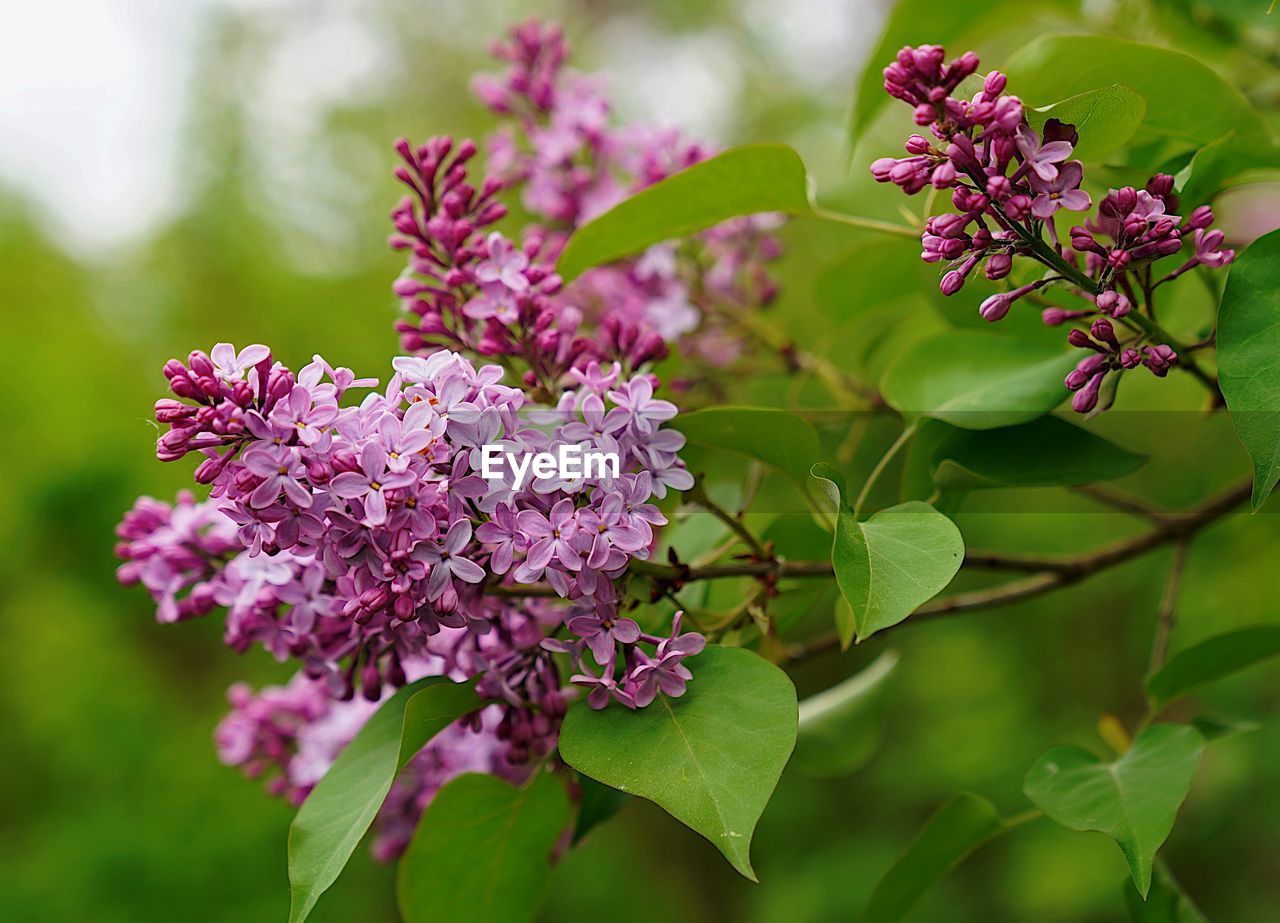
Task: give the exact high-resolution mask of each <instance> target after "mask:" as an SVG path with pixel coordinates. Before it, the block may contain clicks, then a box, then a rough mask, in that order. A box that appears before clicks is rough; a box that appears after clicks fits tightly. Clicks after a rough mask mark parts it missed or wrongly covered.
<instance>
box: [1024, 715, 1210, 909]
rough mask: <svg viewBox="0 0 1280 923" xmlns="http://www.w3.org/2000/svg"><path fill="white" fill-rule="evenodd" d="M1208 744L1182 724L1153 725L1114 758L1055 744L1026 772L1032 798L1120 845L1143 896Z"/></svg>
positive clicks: (1074, 825) (1065, 821) (1062, 820)
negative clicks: (1102, 759) (1158, 852)
mask: <svg viewBox="0 0 1280 923" xmlns="http://www.w3.org/2000/svg"><path fill="white" fill-rule="evenodd" d="M1203 749H1204V738H1203V737H1202V736H1201V735H1200V732H1199V731H1197V730H1196V729H1195V728H1193V727H1191V726H1189V725H1185V724H1153V725H1151V726H1150V727H1148V728H1147V729H1146V730H1144V731H1143V732H1142V733H1141V734H1139V735H1138V736H1137V738H1136V739H1135V740H1134V741H1133V746H1132V747H1130V748H1129V749H1128V750H1127V751H1125V753H1124V754H1123V755H1122V756H1121V757H1120V758H1119V759H1117V760H1115V761H1114V762H1110V763H1104V762H1102V761H1101V760H1100V759H1098V758H1097V757H1096V756H1094V755H1093V754H1092V753H1089V752H1088V751H1087V750H1083V749H1081V748H1080V747H1071V746H1068V747H1054V748H1053V749H1051V750H1049V751H1047V752H1046V753H1045V754H1044V755H1043V756H1041V757H1040V759H1038V760H1037V761H1036V763H1035V765H1034V766H1032V767H1031V769H1030V770H1028V772H1027V778H1026V781H1025V782H1024V783H1023V791H1024V792H1026V795H1027V797H1028V798H1030V799H1031V801H1032V802H1033V803H1034V804H1035V806H1036V807H1038V808H1039V809H1040V810H1041V811H1043V812H1044V813H1045V814H1046V815H1048V816H1049V817H1050V818H1051V819H1053V820H1055V821H1057V822H1058V823H1059V824H1061V825H1062V826H1064V827H1066V828H1068V829H1070V830H1096V831H1098V832H1100V833H1105V834H1107V835H1108V836H1109V837H1111V838H1112V839H1113V840H1115V841H1116V843H1117V844H1118V845H1119V846H1120V850H1121V852H1123V853H1124V858H1125V861H1126V862H1128V863H1129V870H1130V871H1131V872H1132V874H1133V881H1134V883H1135V884H1136V885H1137V886H1138V890H1139V891H1140V892H1141V893H1142V895H1143V896H1144V897H1145V896H1146V894H1147V891H1148V890H1150V888H1151V863H1152V860H1153V859H1154V858H1155V854H1156V850H1158V849H1159V848H1160V845H1161V844H1162V843H1164V841H1165V839H1166V838H1167V837H1168V836H1169V831H1170V830H1172V829H1173V822H1174V819H1175V818H1176V817H1177V815H1178V808H1179V806H1181V804H1182V801H1183V799H1184V798H1186V797H1187V789H1189V788H1190V787H1191V777H1192V776H1194V775H1195V771H1196V766H1197V765H1198V764H1199V762H1200V752H1201V751H1202V750H1203Z"/></svg>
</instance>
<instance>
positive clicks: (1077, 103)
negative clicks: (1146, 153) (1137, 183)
mask: <svg viewBox="0 0 1280 923" xmlns="http://www.w3.org/2000/svg"><path fill="white" fill-rule="evenodd" d="M1146 113H1147V101H1146V100H1145V99H1143V98H1142V94H1141V93H1138V92H1136V91H1135V90H1134V89H1132V88H1131V87H1127V86H1124V85H1123V84H1119V83H1117V84H1112V85H1111V86H1108V87H1100V88H1098V89H1096V90H1086V91H1085V92H1083V93H1079V94H1077V95H1075V96H1072V97H1069V98H1067V99H1062V100H1059V101H1058V102H1056V103H1050V104H1048V105H1047V106H1037V107H1036V108H1034V109H1028V110H1027V122H1029V123H1030V124H1031V126H1032V127H1033V128H1035V129H1036V130H1037V131H1042V130H1043V129H1044V123H1045V122H1047V121H1049V119H1057V120H1058V121H1059V122H1063V123H1065V124H1068V125H1074V126H1075V127H1076V130H1077V131H1078V132H1079V134H1080V140H1079V143H1078V144H1076V148H1075V151H1073V152H1072V156H1073V157H1075V158H1078V159H1080V160H1089V161H1093V160H1098V159H1100V158H1102V157H1103V156H1105V155H1106V154H1110V153H1111V152H1112V151H1114V150H1115V149H1116V148H1118V147H1120V146H1122V145H1123V144H1124V143H1125V142H1126V141H1128V140H1129V139H1130V138H1132V137H1133V136H1134V134H1135V133H1136V132H1137V131H1138V128H1139V127H1141V125H1142V118H1143V116H1145V115H1146Z"/></svg>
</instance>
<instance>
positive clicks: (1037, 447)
mask: <svg viewBox="0 0 1280 923" xmlns="http://www.w3.org/2000/svg"><path fill="white" fill-rule="evenodd" d="M936 428H940V429H941V432H931V433H929V437H930V438H928V439H926V440H922V442H921V445H922V446H927V448H924V449H923V451H921V452H918V453H917V452H915V451H913V452H912V455H911V461H910V464H911V465H912V466H915V465H922V466H924V471H923V472H921V473H922V474H925V476H927V477H928V478H929V479H930V480H931V481H932V483H933V484H934V485H935V486H937V487H938V488H941V489H943V490H981V489H984V488H995V487H1070V486H1076V485H1080V484H1093V483H1095V482H1097V481H1106V480H1111V479H1112V478H1119V477H1124V476H1125V475H1128V474H1132V473H1133V472H1134V471H1137V470H1138V469H1139V468H1141V467H1142V465H1143V464H1144V463H1145V462H1146V460H1147V459H1146V456H1145V455H1138V454H1136V453H1134V452H1129V451H1127V450H1125V449H1122V448H1120V447H1119V446H1118V445H1116V444H1115V443H1113V442H1110V441H1108V440H1106V439H1103V438H1102V437H1101V436H1095V435H1094V434H1093V433H1091V432H1089V431H1088V430H1087V429H1084V428H1083V427H1079V426H1076V425H1075V424H1073V423H1069V422H1068V421H1066V420H1063V419H1061V418H1060V417H1041V418H1040V419H1039V420H1032V421H1031V422H1030V423H1024V424H1022V425H1021V426H1007V427H1001V428H1000V429H991V430H983V431H976V430H965V429H959V428H957V427H953V426H949V425H948V424H946V423H942V422H940V421H937V420H931V421H930V422H929V425H928V427H927V429H928V430H931V431H932V430H934V429H936ZM922 435H924V434H922ZM913 449H914V447H913Z"/></svg>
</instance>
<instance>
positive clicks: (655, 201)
mask: <svg viewBox="0 0 1280 923" xmlns="http://www.w3.org/2000/svg"><path fill="white" fill-rule="evenodd" d="M808 182H809V181H808V174H807V173H806V171H805V167H804V163H803V162H802V161H801V160H800V156H799V155H798V154H796V152H795V151H793V150H792V149H791V148H789V147H787V146H786V145H783V144H747V145H743V146H742V147H734V148H730V149H729V150H727V151H724V152H723V153H720V154H717V155H716V156H715V157H711V158H709V159H707V160H704V161H702V162H701V163H697V164H694V165H693V166H691V167H689V168H688V169H685V170H681V171H680V172H679V173H675V174H673V175H671V176H669V177H667V178H666V179H664V180H662V181H661V182H658V183H655V184H654V185H652V186H649V187H648V188H647V189H643V190H641V191H640V192H638V193H636V194H635V195H633V196H631V197H630V198H628V199H625V200H623V201H622V202H619V203H618V204H617V205H615V206H614V207H613V208H611V209H610V210H609V211H607V212H605V213H604V214H603V215H601V216H599V217H598V218H596V219H594V220H592V221H590V222H588V223H587V224H585V225H583V226H582V227H580V228H578V229H577V230H576V231H574V233H573V236H572V237H570V238H569V243H568V245H567V246H566V247H565V248H564V252H563V253H562V254H560V259H559V262H558V263H557V269H558V270H559V271H560V274H561V275H562V276H564V278H565V279H567V280H571V279H574V278H576V277H577V276H579V275H581V274H582V273H583V272H584V271H586V270H588V269H590V268H591V267H592V266H599V265H600V264H601V263H608V262H611V261H613V260H617V259H621V258H622V257H625V256H631V255H632V254H635V253H639V252H640V251H641V250H643V249H645V248H646V247H648V246H650V245H651V244H656V243H660V242H662V241H664V240H671V239H674V238H678V237H687V236H688V235H690V234H695V233H697V232H698V231H702V230H705V229H707V228H709V227H712V226H713V225H716V224H719V223H720V222H721V221H725V220H726V219H729V218H734V217H737V216H738V215H751V214H757V213H759V212H786V213H789V214H805V213H808V212H809V211H810V206H809V188H808Z"/></svg>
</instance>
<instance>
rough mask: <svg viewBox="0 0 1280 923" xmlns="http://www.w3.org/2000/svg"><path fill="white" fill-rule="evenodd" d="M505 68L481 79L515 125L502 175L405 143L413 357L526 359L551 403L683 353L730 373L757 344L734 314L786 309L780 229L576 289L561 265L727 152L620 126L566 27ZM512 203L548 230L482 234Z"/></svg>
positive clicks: (732, 226)
mask: <svg viewBox="0 0 1280 923" xmlns="http://www.w3.org/2000/svg"><path fill="white" fill-rule="evenodd" d="M495 55H496V56H497V57H498V58H499V59H501V60H503V61H505V62H506V63H507V71H506V72H505V73H504V74H502V75H500V76H495V75H483V76H481V77H479V78H477V80H476V81H475V87H476V92H477V94H478V95H479V96H480V98H481V99H482V100H483V101H484V102H485V103H486V104H487V105H489V107H490V108H491V109H493V110H494V112H495V113H497V114H499V115H501V116H503V117H505V118H508V119H509V124H508V125H507V127H505V128H504V129H503V130H502V131H499V132H498V133H497V134H496V135H495V136H494V139H493V141H492V143H491V146H490V167H491V170H492V171H493V175H492V176H489V177H486V178H485V179H484V180H483V181H482V182H481V183H480V184H479V186H478V187H477V186H474V185H472V184H471V183H469V181H468V172H467V171H468V167H467V164H468V162H469V161H470V160H471V158H472V157H473V156H474V155H475V145H474V144H472V143H471V142H469V141H467V142H462V143H461V144H458V145H454V144H453V143H452V142H451V141H450V140H449V139H446V138H435V139H432V140H431V141H429V142H427V143H426V144H424V145H421V146H419V147H416V148H415V147H413V146H412V145H410V144H409V143H408V142H404V141H402V142H400V145H399V151H400V155H401V158H402V160H403V161H404V163H403V165H402V166H401V167H400V168H399V169H398V170H397V174H396V175H397V176H398V177H399V179H400V180H401V182H403V183H404V184H405V185H406V186H407V187H408V188H409V192H410V194H409V196H408V197H406V198H405V199H404V200H403V201H402V202H401V204H400V205H399V207H398V208H397V209H396V211H395V212H394V213H393V216H392V218H393V222H394V224H395V228H396V234H395V235H393V237H392V239H391V245H392V246H393V247H394V248H397V249H401V250H405V251H408V257H409V259H408V266H407V268H406V271H405V273H404V274H403V275H402V276H401V278H400V279H399V280H398V281H397V282H396V285H395V291H396V293H397V295H399V296H400V298H401V300H402V302H403V305H404V308H405V310H406V312H407V313H408V314H409V316H410V319H408V320H405V321H402V322H401V323H400V324H399V325H398V330H399V332H400V334H401V340H402V345H403V347H404V348H405V349H406V350H407V351H410V352H414V353H426V352H429V351H431V350H434V349H439V348H446V349H467V350H471V351H474V352H477V353H479V354H481V355H485V356H505V357H512V358H516V359H519V360H520V362H521V364H522V366H523V368H524V375H525V383H526V384H527V385H530V386H541V387H542V388H543V389H545V390H546V391H547V392H548V393H550V394H553V395H554V394H557V393H558V390H559V387H560V386H561V384H562V383H563V381H564V379H565V375H566V373H568V372H570V371H571V370H582V369H584V368H585V367H586V366H587V365H589V364H590V363H591V362H593V361H594V362H600V363H608V362H613V361H617V362H620V363H621V364H622V365H623V368H624V369H625V370H626V371H628V372H630V371H632V370H635V369H639V368H640V367H642V366H643V365H644V364H646V363H649V362H652V361H655V360H658V359H661V358H663V357H664V356H665V355H666V354H667V352H668V349H669V347H670V346H671V345H674V344H678V345H679V346H680V348H681V350H682V351H683V352H684V353H685V354H686V355H687V356H689V357H692V358H694V359H698V360H702V361H704V362H706V363H709V364H711V365H718V366H723V365H727V364H729V363H731V362H732V361H733V360H734V359H735V358H736V357H737V356H738V355H739V354H740V353H741V351H742V348H743V343H742V340H741V337H740V335H739V334H738V333H736V332H735V330H734V329H733V326H732V325H731V324H729V323H727V322H726V316H727V315H728V314H730V313H732V312H734V311H747V310H753V309H757V308H759V307H761V306H763V305H766V304H768V303H769V302H770V301H772V299H773V297H774V295H775V292H776V288H775V286H774V284H773V282H772V281H771V280H770V279H769V277H768V275H767V273H766V270H765V265H766V264H767V262H769V261H770V260H772V259H775V258H776V257H777V256H778V254H779V248H778V244H777V241H776V239H775V238H774V237H772V235H771V234H770V233H769V231H770V230H771V229H773V228H774V227H776V226H777V225H778V223H779V219H778V218H777V217H776V216H770V215H760V216H753V217H748V218H742V219H736V220H733V221H729V222H725V223H724V224H722V225H719V226H717V227H715V228H712V229H711V230H709V231H707V232H705V233H704V234H702V235H700V236H699V237H698V238H696V239H695V240H693V241H691V242H689V243H688V244H687V245H682V248H681V249H680V250H677V248H676V247H675V246H673V245H670V244H661V245H657V246H655V247H653V248H651V249H650V250H649V251H648V252H647V253H646V254H644V255H642V256H641V258H639V259H638V260H633V261H628V262H624V263H620V264H616V265H613V266H608V267H602V268H598V269H595V270H592V271H590V272H588V273H586V274H585V275H584V276H583V277H582V278H581V279H578V280H576V281H575V282H574V284H573V285H571V286H569V287H567V288H565V287H563V285H562V281H561V279H560V277H559V276H557V275H556V274H555V271H554V261H555V259H556V258H557V257H558V256H559V254H560V251H561V250H562V249H563V247H564V244H565V242H566V240H567V239H568V236H569V234H570V233H571V232H572V231H573V230H574V229H575V228H577V227H578V226H580V225H581V224H583V223H585V222H587V221H589V220H590V219H591V218H593V217H595V216H597V215H599V214H601V213H602V212H604V211H606V210H607V209H608V208H610V207H611V206H613V205H614V204H616V203H617V202H619V201H620V200H622V199H623V198H625V197H626V196H627V195H630V194H631V193H633V192H635V191H638V190H639V189H641V188H643V187H645V186H647V185H650V184H652V183H654V182H657V181H658V180H660V179H663V178H665V177H666V176H669V175H670V174H671V173H673V172H676V171H677V170H680V169H683V168H684V167H687V166H689V165H691V164H693V163H696V162H698V161H700V160H702V159H704V158H706V157H707V156H709V155H710V154H712V153H714V151H713V150H712V149H710V148H709V147H707V146H705V145H701V144H692V143H685V142H683V141H681V140H680V137H679V134H678V133H677V132H674V131H655V130H650V129H645V128H639V127H634V126H632V127H625V128H620V129H615V128H613V127H612V126H610V124H609V117H608V115H609V106H608V103H607V101H606V100H605V98H604V97H603V96H602V95H601V94H600V92H599V89H598V81H596V80H594V79H592V78H588V77H586V76H583V75H581V74H577V73H574V72H572V71H570V70H568V69H567V68H566V67H565V63H566V60H567V57H568V49H567V47H566V45H565V43H564V39H563V36H562V34H561V33H560V31H559V30H558V29H557V28H555V27H554V26H545V25H542V24H540V23H538V22H529V23H526V24H524V25H522V26H520V27H518V28H516V29H514V30H513V31H512V33H511V36H510V40H509V41H508V42H506V43H499V44H498V45H497V46H495ZM507 189H510V190H512V191H518V192H519V194H520V198H521V203H522V205H523V206H524V208H525V210H526V211H528V212H529V213H530V214H532V215H534V216H535V217H536V218H539V219H541V220H542V221H544V222H545V223H544V224H542V225H530V226H529V227H527V228H525V229H524V231H523V232H522V234H521V235H520V242H519V243H518V244H517V243H516V242H515V241H512V240H510V239H508V238H507V237H506V236H504V235H502V234H499V233H496V232H491V233H488V234H485V233H484V232H483V229H484V228H487V227H488V226H490V225H492V224H493V223H494V222H496V221H497V220H498V219H500V218H501V217H502V216H503V215H505V213H506V208H505V206H503V205H502V204H501V203H500V202H498V200H497V198H496V196H497V194H498V193H499V192H500V191H504V190H507Z"/></svg>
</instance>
